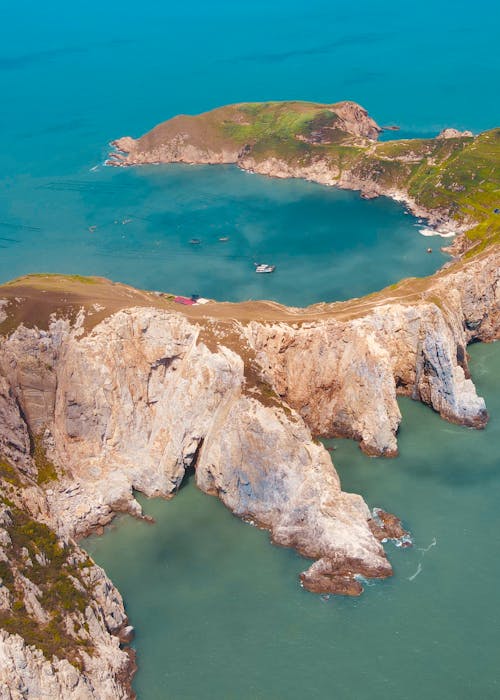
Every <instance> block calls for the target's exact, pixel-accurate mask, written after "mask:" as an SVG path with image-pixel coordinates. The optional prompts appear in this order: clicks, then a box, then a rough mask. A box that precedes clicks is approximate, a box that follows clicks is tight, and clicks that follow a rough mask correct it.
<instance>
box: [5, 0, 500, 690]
mask: <svg viewBox="0 0 500 700" xmlns="http://www.w3.org/2000/svg"><path fill="white" fill-rule="evenodd" d="M4 5H5V6H2V21H1V23H0V95H1V109H0V129H1V135H2V137H1V145H0V180H1V187H0V281H5V280H8V279H11V278H13V277H15V276H18V275H21V274H25V273H28V272H40V271H58V272H67V273H83V274H98V275H104V276H107V277H110V278H112V279H114V280H119V281H124V282H128V283H131V284H134V285H137V286H140V287H144V288H149V289H161V290H165V291H175V292H179V293H186V294H190V293H194V292H196V293H200V294H203V295H206V296H212V297H216V298H219V299H230V300H240V299H247V298H262V297H267V298H273V299H277V300H280V301H282V302H284V303H288V304H294V305H304V304H308V303H312V302H314V301H319V300H322V299H325V300H334V299H344V298H347V297H350V296H357V295H360V294H364V293H366V292H370V291H374V290H375V289H377V288H380V287H381V286H383V285H385V284H390V283H392V282H395V281H396V280H397V279H399V278H401V277H403V276H408V275H424V274H428V273H430V272H432V271H433V270H435V269H437V267H439V266H440V265H441V264H442V263H443V262H444V260H445V259H446V258H445V256H444V255H443V254H442V253H440V252H439V246H440V245H441V244H442V242H443V241H442V240H441V239H436V238H433V239H431V238H424V237H422V236H420V235H419V233H418V230H419V228H420V226H419V224H418V222H416V221H415V220H414V219H413V218H412V217H411V216H409V215H407V214H406V213H405V212H404V210H403V208H402V207H400V206H399V205H397V204H395V203H393V202H390V201H387V200H384V199H379V200H374V201H369V202H367V201H363V200H361V199H360V198H359V197H358V196H357V195H356V194H355V193H349V192H336V191H334V190H331V189H328V188H326V187H321V186H318V185H314V184H311V183H306V182H299V181H286V182H285V181H273V180H267V179H265V178H261V177H257V176H252V175H248V174H246V173H242V172H240V171H238V170H237V169H236V168H233V167H221V168H216V167H189V166H165V167H158V168H154V167H153V168H141V169H137V170H114V169H109V168H103V167H102V162H103V160H104V158H105V156H106V153H107V150H108V149H107V143H108V142H109V141H110V140H111V139H113V138H116V137H118V136H122V135H125V134H130V135H132V136H138V135H140V134H141V133H143V132H144V131H146V130H147V129H149V128H151V127H152V126H154V125H155V124H156V123H157V122H159V121H161V120H163V119H166V118H168V117H170V116H173V115H175V114H177V113H180V112H185V113H197V112H201V111H205V110H207V109H211V108H213V107H216V106H219V105H221V104H225V103H228V102H238V101H245V100H248V101H256V100H269V99H305V100H307V99H309V100H316V101H324V102H334V101H337V100H341V99H353V100H356V101H358V102H360V103H361V104H363V105H364V106H365V107H366V108H367V109H369V111H370V113H371V114H372V115H373V116H374V118H375V119H376V120H377V121H378V122H379V123H381V124H397V125H399V126H400V127H401V131H400V132H388V133H387V134H386V135H385V137H387V138H394V137H398V136H399V137H401V136H412V137H417V136H428V135H435V134H436V133H437V132H438V131H439V130H441V129H442V128H443V127H445V126H454V127H457V128H469V129H472V130H473V131H476V132H477V131H479V130H482V129H487V128H491V127H493V126H497V125H498V124H499V123H500V96H499V91H498V85H499V82H500V81H499V78H500V66H499V61H498V50H497V46H498V27H499V26H500V10H499V6H498V3H495V2H493V1H492V0H491V1H484V0H478V2H476V3H474V4H473V5H471V4H470V3H465V2H460V1H458V2H453V3H452V2H451V1H450V0H443V1H442V2H439V3H431V2H429V0H424V1H423V2H420V3H418V4H411V3H402V2H397V3H393V4H391V5H380V4H374V3H370V2H368V1H367V0H359V2H357V3H351V4H346V3H336V2H332V1H331V0H330V1H329V2H326V0H310V1H309V2H307V3H304V2H299V1H298V0H288V1H287V2H284V1H283V0H275V1H274V2H272V1H268V2H264V1H263V0H253V2H251V3H250V2H245V1H243V2H240V3H230V2H227V0H224V1H222V0H215V2H211V3H207V2H201V1H200V0H191V1H190V2H186V3H182V4H179V3H173V2H168V0H167V1H166V0H162V1H160V0H157V1H155V0H144V1H143V2H142V3H137V2H130V0H123V2H121V3H119V4H118V3H116V2H106V1H104V2H103V1H102V0H101V1H100V2H96V0H89V1H88V2H86V3H85V4H78V3H77V4H75V3H67V2H61V0H53V1H52V2H50V3H35V2H34V1H33V0H30V1H27V0H18V2H16V3H15V4H9V5H8V6H7V3H4ZM93 227H95V229H94V228H93ZM91 228H92V230H89V229H91ZM221 236H229V241H228V242H226V243H223V242H220V241H219V240H218V239H219V238H220V237H221ZM193 237H195V238H200V239H201V240H202V243H201V244H200V246H197V247H193V246H191V245H190V244H189V239H190V238H193ZM429 245H431V246H432V248H433V253H432V254H431V255H428V254H427V253H426V248H427V246H429ZM256 260H258V261H262V262H269V263H274V264H276V265H277V266H278V269H277V272H276V273H275V274H274V275H269V276H263V277H264V279H261V278H260V277H259V276H256V275H255V274H254V273H253V262H254V261H256ZM471 355H472V363H471V368H472V374H473V377H474V379H475V380H476V382H477V385H478V388H479V391H480V392H481V393H483V394H484V395H485V397H486V399H487V403H488V407H489V410H490V413H491V415H492V420H491V423H490V424H489V426H488V427H487V429H486V430H485V431H483V432H475V431H471V430H466V429H463V428H459V427H456V426H450V425H448V424H447V423H445V422H443V421H441V420H440V419H439V418H438V417H437V416H436V415H435V414H434V413H432V412H431V411H430V410H429V409H427V408H425V407H423V406H421V405H419V404H415V403H412V402H411V401H402V402H401V407H402V411H403V415H404V421H403V424H402V429H401V437H400V448H401V456H400V457H399V458H397V459H396V460H382V459H369V458H367V457H365V456H363V455H362V454H361V452H360V451H359V449H358V448H357V446H356V445H355V444H353V443H351V442H349V441H336V442H335V447H336V450H335V451H334V453H333V456H334V461H335V465H336V468H337V469H338V470H339V472H340V474H341V477H342V481H343V485H344V488H345V489H346V490H352V491H356V492H358V493H361V494H363V496H364V497H365V499H366V500H367V502H368V503H369V504H370V505H372V506H374V505H379V506H382V507H385V508H387V509H388V510H390V511H393V512H396V513H398V514H400V515H401V516H402V517H403V519H404V520H405V523H406V524H407V525H408V527H409V528H410V529H411V530H412V533H413V535H414V538H415V547H414V548H413V549H411V550H398V549H395V548H393V547H391V546H389V547H388V553H389V556H390V558H391V561H392V563H393V565H394V569H395V576H394V578H392V579H390V580H389V581H385V582H383V583H375V584H373V585H370V586H368V587H367V589H366V592H365V594H364V595H363V596H362V597H361V598H360V599H358V600H345V599H341V598H335V599H334V598H331V599H329V600H323V599H322V598H321V597H318V596H314V595H312V594H309V593H306V592H304V591H302V590H301V589H300V587H299V586H298V583H297V574H298V573H299V572H300V571H301V570H302V569H303V568H304V566H305V564H306V562H304V561H303V560H301V559H300V558H299V557H298V556H297V555H295V554H294V553H293V552H291V551H289V550H285V549H278V548H276V547H273V546H271V545H270V544H269V542H268V539H267V535H266V534H265V533H264V532H261V531H258V530H256V529H254V528H251V527H250V526H248V525H245V524H243V523H241V522H239V521H238V520H236V519H235V518H233V517H232V516H231V514H230V513H229V512H228V511H226V510H225V509H224V507H223V506H222V505H221V504H220V503H219V502H217V501H216V500H215V499H213V498H209V497H207V496H204V495H202V494H201V493H199V492H198V491H197V490H196V488H195V486H194V484H193V483H191V482H189V483H187V485H186V486H185V487H184V488H183V489H182V490H181V492H180V493H179V494H178V496H177V497H176V498H175V499H173V500H172V501H169V502H163V501H151V502H148V501H144V504H145V508H146V510H147V512H150V513H151V514H153V515H154V516H155V517H156V519H157V523H156V525H146V524H144V523H138V522H135V521H133V520H131V519H130V518H125V517H124V518H120V519H118V520H117V521H116V524H115V525H113V526H112V528H111V529H110V530H109V531H108V532H107V533H106V534H105V536H104V537H102V538H97V539H95V538H93V539H91V540H88V541H87V546H88V548H89V550H90V551H91V552H92V554H93V556H95V558H96V560H97V561H98V562H99V563H101V564H103V565H104V566H105V568H106V569H107V571H108V572H109V574H110V575H111V576H112V578H113V580H114V581H115V583H116V584H117V585H118V587H119V588H120V590H121V591H122V592H123V594H124V596H125V601H126V604H127V608H128V611H129V614H130V617H131V621H132V623H133V624H134V625H135V626H136V628H137V638H136V642H135V646H136V649H137V652H138V661H139V666H140V670H139V672H138V674H137V677H136V681H135V687H136V689H137V692H138V696H139V700H191V699H193V700H194V699H195V698H196V699H197V700H198V699H199V698H203V699H207V700H211V699H214V700H215V699H216V698H217V700H233V699H234V700H236V699H238V700H239V699H241V700H284V699H285V698H291V699H295V698H296V699H297V700H298V699H299V698H301V699H302V698H303V697H309V698H320V697H321V698H323V697H328V696H331V697H334V698H338V699H339V700H357V699H358V698H361V699H363V700H364V698H370V699H371V700H378V699H379V698H380V699H381V700H382V699H384V700H420V698H427V699H428V700H434V699H435V698H436V699H439V700H456V699H459V700H469V699H470V698H474V699H476V698H478V699H479V700H490V699H491V700H493V699H494V698H495V699H496V698H498V697H499V696H500V671H499V667H498V651H499V648H500V624H499V623H500V620H499V610H498V604H497V588H498V586H497V582H498V580H499V579H500V564H499V557H498V534H497V533H498V532H499V529H500V515H499V511H498V500H499V496H500V483H499V481H500V476H499V467H500V465H499V459H498V452H499V449H498V448H499V438H500V379H499V378H500V346H499V345H498V344H495V345H491V346H484V347H482V346H474V347H473V348H471ZM145 572H147V576H146V575H145Z"/></svg>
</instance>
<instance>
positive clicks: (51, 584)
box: [0, 505, 93, 668]
mask: <svg viewBox="0 0 500 700" xmlns="http://www.w3.org/2000/svg"><path fill="white" fill-rule="evenodd" d="M5 512H6V515H7V521H10V524H7V525H5V529H6V531H7V533H8V534H9V537H10V539H11V545H10V546H7V547H6V548H5V552H6V554H7V557H8V561H7V562H1V567H0V576H1V577H2V581H3V584H4V585H5V586H6V587H7V588H8V590H9V592H10V595H11V603H12V604H11V609H10V610H4V611H2V612H1V613H0V626H1V627H3V628H4V629H6V630H7V631H8V632H9V633H11V634H19V635H20V636H22V637H23V638H24V640H25V642H26V643H27V644H28V645H33V646H35V647H36V648H38V649H40V650H41V651H42V653H43V654H44V655H45V657H46V658H47V659H51V658H52V656H53V655H55V656H57V657H59V658H67V659H68V660H69V661H70V662H71V663H72V664H74V665H75V666H76V667H78V668H81V667H82V658H81V655H80V652H81V651H82V650H85V651H86V652H87V653H88V654H92V650H93V645H92V642H91V640H90V638H89V637H88V634H83V635H82V636H78V634H81V633H82V631H83V630H85V625H86V622H85V618H84V616H83V613H84V611H85V608H86V606H87V605H88V602H89V596H90V593H89V591H88V590H87V586H86V584H85V582H84V581H83V579H82V577H81V571H82V567H80V566H79V564H81V563H82V562H80V561H76V560H77V557H75V549H74V547H73V545H70V544H68V545H66V544H64V543H62V542H61V541H60V540H59V539H58V538H57V535H56V534H55V533H54V532H53V531H52V530H51V529H50V528H49V527H48V526H47V525H45V524H44V523H41V522H38V521H37V520H34V519H32V518H30V517H29V516H28V515H27V514H26V513H25V512H24V511H22V510H21V509H20V508H18V507H17V506H14V505H9V507H8V508H7V510H6V511H5ZM83 563H85V564H86V561H85V562H83ZM19 575H22V576H23V577H25V578H27V579H29V580H30V581H31V582H32V583H33V584H35V585H36V586H37V587H38V588H39V590H40V592H41V595H40V597H39V602H40V604H41V605H42V607H43V609H44V610H45V612H46V613H47V614H48V618H49V619H48V620H47V621H46V622H41V621H40V620H38V619H37V618H35V617H34V616H33V615H31V614H30V613H29V612H28V610H27V609H26V605H25V601H24V595H23V589H22V584H21V583H20V581H22V579H19ZM67 614H71V616H72V620H73V621H77V620H79V624H80V630H79V631H78V632H77V634H76V636H73V635H72V634H70V633H69V632H68V628H67V626H66V621H65V617H66V615H67ZM75 615H76V618H75ZM77 626H78V624H77Z"/></svg>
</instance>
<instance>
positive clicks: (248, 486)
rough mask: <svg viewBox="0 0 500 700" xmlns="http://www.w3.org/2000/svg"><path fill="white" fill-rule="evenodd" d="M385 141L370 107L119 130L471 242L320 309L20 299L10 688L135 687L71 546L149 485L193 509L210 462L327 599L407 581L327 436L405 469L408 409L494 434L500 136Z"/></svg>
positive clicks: (9, 329) (88, 282)
mask: <svg viewBox="0 0 500 700" xmlns="http://www.w3.org/2000/svg"><path fill="white" fill-rule="evenodd" d="M378 133H379V127H378V126H377V125H376V123H375V122H374V121H373V120H372V119H370V117H368V115H367V113H366V112H365V111H364V110H363V109H362V108H360V107H359V106H358V105H355V104H353V103H338V104H336V105H311V104H308V103H299V102H294V103H265V104H263V105H258V104H250V105H235V106H230V107H224V108H221V109H220V110H214V112H211V113H208V114H206V115H200V116H199V117H177V118H175V119H173V120H171V121H170V122H166V123H165V124H163V125H160V126H159V127H157V128H156V129H154V130H153V131H152V132H150V134H147V135H146V136H144V137H142V138H141V139H138V140H137V141H134V140H133V139H130V138H125V139H119V140H118V141H117V142H115V143H116V146H117V148H118V149H119V152H118V153H117V154H115V155H114V156H113V157H112V161H113V162H114V164H117V165H137V164H141V163H153V162H173V161H177V162H179V161H181V162H203V163H214V164H215V163H222V162H234V163H237V164H238V165H239V166H240V167H242V168H244V169H247V170H253V171H255V172H260V173H264V174H268V175H273V176H277V177H306V178H308V179H312V180H316V181H318V182H323V183H325V184H330V185H336V186H339V187H345V188H349V189H358V190H360V191H361V192H362V193H363V194H364V196H378V195H380V194H383V195H387V196H391V197H394V198H397V199H400V200H403V201H405V202H406V203H407V204H408V206H409V207H410V208H411V209H412V211H414V212H415V213H417V214H419V215H421V216H426V217H427V218H428V219H429V221H430V223H431V224H433V225H436V226H442V227H446V228H448V229H451V230H454V231H457V232H459V235H458V236H457V238H456V240H455V243H454V245H453V250H454V253H455V255H456V258H455V259H454V260H453V261H452V262H451V263H449V264H447V265H446V266H445V268H443V269H442V270H441V271H439V272H438V273H436V274H435V275H433V276H431V277H429V278H425V279H409V280H403V281H402V282H400V283H398V284H397V285H393V287H391V288H388V289H385V290H382V291H381V292H377V293H375V294H372V295H370V296H368V297H364V298H361V299H355V300H352V301H348V302H341V303H333V304H329V303H322V304H316V305H314V306H311V307H308V308H306V309H298V308H287V307H284V306H281V305H280V304H276V303H272V302H265V301H262V302H246V303H242V304H229V303H219V302H214V303H211V304H209V305H206V306H204V307H196V306H195V307H188V308H185V309H184V308H183V309H182V311H181V310H180V309H179V307H178V306H175V305H174V304H173V301H172V300H171V299H170V298H168V297H166V296H160V295H157V294H154V293H150V292H142V291H139V290H135V289H132V288H130V287H127V286H126V285H121V284H115V283H112V282H108V281H106V280H102V279H98V278H80V277H76V276H73V277H71V276H69V277H66V276H60V275H53V276H48V275H33V276H28V277H25V278H21V279H19V280H15V281H14V282H11V283H9V284H7V285H4V286H3V287H1V288H0V300H2V305H1V307H0V321H1V323H0V334H1V335H2V340H1V353H0V414H1V415H2V426H1V429H0V453H1V458H2V459H1V463H0V467H1V468H0V477H1V480H2V481H1V483H2V510H1V511H0V535H1V540H0V541H1V543H2V546H3V549H4V551H5V553H6V557H5V558H4V561H3V562H2V567H3V568H2V574H1V576H2V579H3V586H2V587H1V588H0V594H1V596H2V597H1V598H0V604H1V611H2V612H1V614H2V618H1V620H2V626H3V627H4V629H5V630H6V631H4V632H2V633H0V635H1V636H0V639H1V642H2V643H1V651H0V654H2V665H1V667H2V673H4V674H11V675H10V681H11V682H12V683H21V682H24V683H26V682H27V680H26V679H27V678H28V675H27V674H28V671H29V674H30V675H29V677H30V679H31V681H30V682H31V683H35V684H36V683H38V686H37V688H38V689H40V688H41V687H42V685H43V684H46V685H45V686H44V690H45V692H47V693H50V694H51V696H52V697H55V698H57V697H61V698H63V697H64V698H68V697H74V696H76V692H77V691H78V692H80V693H81V694H82V695H81V697H89V698H92V697H96V698H97V697H99V698H103V697H109V698H111V697H113V698H128V697H131V696H132V691H131V689H130V679H131V676H132V673H133V670H134V666H133V660H132V658H131V655H130V653H128V652H126V651H125V650H124V649H122V648H121V646H120V643H121V642H122V643H123V642H126V641H127V639H129V636H130V629H129V628H128V622H127V619H126V615H125V612H124V609H123V602H122V600H121V597H120V595H119V593H118V592H117V591H116V589H115V588H114V587H113V585H112V584H111V582H110V581H109V579H107V577H106V576H105V574H104V572H103V571H102V570H101V569H100V568H99V567H97V566H95V565H94V564H93V563H92V562H91V560H89V559H88V557H86V555H85V554H84V553H83V552H82V550H81V549H79V548H78V545H77V544H76V543H75V541H74V539H73V538H77V537H80V536H82V535H83V534H86V533H87V532H90V531H95V530H96V529H97V530H98V529H99V528H102V527H103V526H104V525H105V524H106V523H108V522H109V521H110V520H111V519H112V517H113V516H114V514H115V513H116V512H118V511H128V512H131V513H133V514H135V515H138V516H140V515H141V510H140V506H139V504H138V503H137V502H136V501H135V499H134V497H133V489H137V490H139V491H142V492H144V493H145V494H147V495H151V496H165V497H167V496H170V495H173V494H174V493H175V491H176V489H177V488H178V486H179V484H180V482H181V481H182V479H183V476H184V473H185V471H186V469H187V468H188V467H189V466H194V467H195V469H196V481H197V484H198V486H199V487H200V488H201V489H202V490H203V491H205V492H206V493H210V494H214V495H217V496H218V497H219V498H220V499H221V500H222V501H223V502H224V503H225V504H226V505H227V506H228V507H229V508H230V509H231V510H232V511H233V512H234V513H235V514H236V515H238V516H240V517H242V518H248V519H252V520H253V521H255V522H258V523H259V524H260V525H261V526H262V527H265V528H266V529H268V530H269V531H270V532H271V536H272V538H273V540H274V541H275V542H276V543H278V544H282V545H285V546H292V547H295V548H296V549H297V550H298V551H299V552H300V553H301V554H303V555H304V556H306V557H309V558H311V559H314V560H315V561H314V563H312V565H311V567H310V568H309V569H308V570H307V571H306V572H304V574H303V575H302V582H303V584H304V586H306V587H308V588H309V589H310V590H314V591H321V592H339V593H349V594H359V592H360V590H361V586H360V584H359V582H358V581H357V580H356V575H357V574H362V575H363V576H365V577H370V576H371V577H384V576H388V575H390V574H391V567H390V564H389V563H388V561H387V559H386V557H385V554H384V552H383V549H382V547H381V545H380V543H379V539H380V538H381V537H384V536H399V535H400V534H401V531H400V530H399V529H398V528H396V529H395V530H394V531H388V530H387V529H386V528H387V527H389V526H391V525H392V524H393V523H392V521H391V519H390V518H386V519H385V520H384V519H382V521H381V520H380V519H378V520H377V521H375V520H374V518H373V517H372V515H371V514H370V511H369V510H368V508H367V506H366V504H365V503H364V501H363V499H362V498H361V497H360V496H355V495H353V494H347V493H344V492H342V491H341V488H340V483H339V480H338V478H337V476H336V473H335V471H334V470H333V469H332V467H331V462H330V458H329V456H328V454H327V452H326V451H325V450H324V448H323V447H322V446H321V444H318V443H317V442H316V441H315V439H314V438H313V436H324V437H331V436H335V435H341V436H347V437H352V438H354V439H356V440H358V441H359V442H360V445H361V447H362V449H363V450H365V451H366V452H368V453H369V454H384V455H388V456H390V455H394V454H395V453H396V451H397V430H398V426H399V422H400V419H401V416H400V414H399V409H398V406H397V402H396V396H397V395H398V394H403V395H407V396H412V397H413V398H415V399H418V400H421V401H423V402H424V403H427V404H428V405H430V406H432V407H433V408H434V409H435V410H436V411H438V412H439V413H440V414H441V415H442V416H443V417H444V418H446V419H447V420H450V421H453V422H457V423H461V424H464V425H469V426H473V427H479V428H480V427H482V426H484V424H485V422H486V420H487V413H486V407H485V405H484V402H483V400H482V399H481V398H480V397H478V396H477V394H476V391H475V388H474V385H473V383H472V380H471V379H470V375H469V371H468V363H467V353H466V346H467V344H468V343H469V342H472V341H477V340H481V341H492V340H495V339H498V337H499V335H500V313H499V311H500V308H499V307H500V297H499V295H500V287H499V278H500V249H499V245H498V244H499V240H500V239H499V236H500V217H499V216H498V215H497V214H495V213H494V209H495V208H496V206H497V205H498V197H499V193H498V190H499V188H498V163H499V153H500V129H494V130H492V131H488V132H485V133H484V134H480V135H479V136H477V137H471V136H469V135H457V134H456V133H452V134H451V135H450V134H445V135H443V138H438V139H425V140H405V141H391V142H386V143H377V142H376V137H377V135H378ZM319 358H322V361H321V362H319V361H318V359H319ZM235 465H238V467H237V468H236V467H235ZM58 538H59V539H58ZM58 542H61V544H58ZM62 543H64V544H62ZM55 560H57V562H58V565H59V568H60V570H61V571H62V574H61V580H60V579H59V578H58V577H57V576H56V575H55V574H54V572H53V569H52V568H51V566H50V564H51V562H54V561H55ZM30 561H31V565H30V563H29V562H30ZM34 574H36V576H35V575H34ZM54 605H56V606H59V607H60V609H62V610H63V612H62V614H59V615H58V616H55V615H54V614H53V606H54ZM22 620H27V621H29V624H27V625H26V624H25V625H24V626H22V624H21V621H22ZM16 625H17V626H16ZM16 632H17V633H18V634H19V635H21V637H19V636H17V634H16ZM55 634H57V635H58V637H55ZM49 635H52V638H53V639H56V644H55V647H54V646H50V645H48V643H47V637H48V636H49ZM23 639H24V641H23ZM57 640H59V641H57ZM29 645H31V646H29ZM35 647H36V648H37V649H39V650H40V651H36V650H35ZM44 654H45V656H44ZM53 654H56V656H57V657H59V658H58V659H57V660H54V658H53V656H52V655H53ZM19 659H22V660H23V663H24V667H23V668H26V669H28V671H23V670H22V668H21V667H22V664H18V663H17V661H18V660H19ZM23 674H24V675H23ZM33 687H35V686H33Z"/></svg>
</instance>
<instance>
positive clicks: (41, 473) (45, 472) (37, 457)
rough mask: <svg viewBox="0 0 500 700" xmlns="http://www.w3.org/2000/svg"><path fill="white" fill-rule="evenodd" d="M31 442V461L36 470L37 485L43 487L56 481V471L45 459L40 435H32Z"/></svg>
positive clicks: (45, 455) (48, 460)
mask: <svg viewBox="0 0 500 700" xmlns="http://www.w3.org/2000/svg"><path fill="white" fill-rule="evenodd" d="M32 442H33V454H32V457H33V461H34V463H35V466H36V469H37V479H36V480H37V484H38V485H39V486H43V485H44V484H48V483H49V482H50V481H56V480H57V469H56V466H55V464H54V463H53V462H51V460H50V459H49V458H48V457H47V452H46V450H45V446H44V444H43V440H42V436H41V435H34V436H33V438H32Z"/></svg>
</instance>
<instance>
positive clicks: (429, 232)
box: [418, 228, 455, 238]
mask: <svg viewBox="0 0 500 700" xmlns="http://www.w3.org/2000/svg"><path fill="white" fill-rule="evenodd" d="M418 232H419V233H420V235H421V236H440V237H441V238H451V237H452V236H454V235H455V234H454V233H453V231H437V230H436V229H434V228H420V229H419V230H418Z"/></svg>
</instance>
